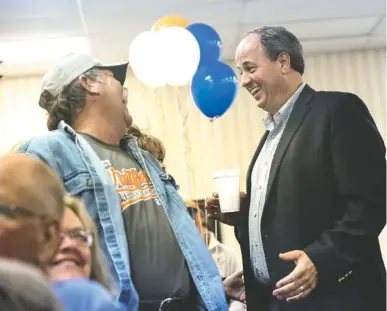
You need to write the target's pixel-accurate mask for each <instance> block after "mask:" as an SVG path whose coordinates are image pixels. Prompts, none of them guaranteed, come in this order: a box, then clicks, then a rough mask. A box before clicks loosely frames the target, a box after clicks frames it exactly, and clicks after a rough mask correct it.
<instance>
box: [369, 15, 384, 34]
mask: <svg viewBox="0 0 387 311" xmlns="http://www.w3.org/2000/svg"><path fill="white" fill-rule="evenodd" d="M372 34H373V35H384V36H385V35H386V17H385V16H384V18H383V19H382V20H381V21H380V22H379V23H378V25H377V26H376V28H375V29H374V31H373V33H372Z"/></svg>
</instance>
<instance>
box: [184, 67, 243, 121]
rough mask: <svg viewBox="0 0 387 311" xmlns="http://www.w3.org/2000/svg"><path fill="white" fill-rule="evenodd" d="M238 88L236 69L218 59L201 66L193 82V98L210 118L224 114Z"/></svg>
mask: <svg viewBox="0 0 387 311" xmlns="http://www.w3.org/2000/svg"><path fill="white" fill-rule="evenodd" d="M237 90H238V79H237V77H236V74H235V72H234V70H233V69H232V68H231V67H230V66H228V65H227V64H225V63H222V62H218V61H215V62H211V63H207V64H205V65H202V66H199V68H198V70H197V71H196V73H195V75H194V76H193V78H192V82H191V94H192V97H193V100H194V102H195V104H196V106H197V107H198V108H199V109H200V111H201V112H202V113H203V114H204V115H205V116H207V117H209V118H215V117H220V116H222V115H223V114H224V113H225V112H226V111H227V109H228V108H229V107H230V106H231V104H232V103H233V101H234V99H235V96H236V94H237Z"/></svg>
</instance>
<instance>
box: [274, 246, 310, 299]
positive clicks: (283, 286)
mask: <svg viewBox="0 0 387 311" xmlns="http://www.w3.org/2000/svg"><path fill="white" fill-rule="evenodd" d="M279 257H280V259H282V260H286V261H294V263H295V265H296V267H295V268H294V270H293V271H292V272H291V273H290V274H289V275H288V276H286V277H284V278H283V279H282V280H280V281H278V283H277V285H276V287H277V289H275V290H274V291H273V296H276V297H277V298H278V299H280V300H284V299H286V302H293V301H297V300H300V299H303V298H305V297H306V296H308V295H309V294H310V293H311V292H312V290H313V289H314V288H315V287H316V285H317V270H316V267H315V266H314V264H313V262H312V261H311V260H310V258H309V257H308V255H307V254H306V253H305V252H303V251H300V250H296V251H291V252H287V253H284V254H280V255H279Z"/></svg>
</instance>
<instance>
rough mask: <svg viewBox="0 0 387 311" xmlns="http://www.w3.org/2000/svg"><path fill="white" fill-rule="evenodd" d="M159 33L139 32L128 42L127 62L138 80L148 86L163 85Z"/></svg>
mask: <svg viewBox="0 0 387 311" xmlns="http://www.w3.org/2000/svg"><path fill="white" fill-rule="evenodd" d="M160 39H161V38H160V35H159V34H158V33H156V32H153V31H145V32H142V33H140V34H139V35H138V36H137V37H136V38H135V39H134V40H133V41H132V43H131V44H130V47H129V64H130V66H131V68H132V70H133V73H134V75H135V76H136V78H137V79H138V80H140V81H141V82H142V83H143V84H145V85H146V86H148V87H152V88H156V87H163V86H165V84H166V81H165V77H164V73H165V70H164V63H163V60H162V58H163V53H160V52H159V47H160V45H161V42H160Z"/></svg>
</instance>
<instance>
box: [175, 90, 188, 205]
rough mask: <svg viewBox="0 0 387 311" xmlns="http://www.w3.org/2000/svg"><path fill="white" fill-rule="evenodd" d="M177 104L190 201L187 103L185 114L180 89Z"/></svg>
mask: <svg viewBox="0 0 387 311" xmlns="http://www.w3.org/2000/svg"><path fill="white" fill-rule="evenodd" d="M177 104H178V107H179V113H180V116H181V120H182V134H183V158H184V166H185V169H184V172H185V178H186V183H187V190H188V199H189V200H190V201H192V187H191V180H190V173H192V168H191V166H190V165H189V162H188V154H189V146H190V142H189V136H188V130H187V122H188V117H189V104H188V101H187V102H186V107H185V112H184V111H183V107H182V103H181V92H180V89H179V88H177Z"/></svg>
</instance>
